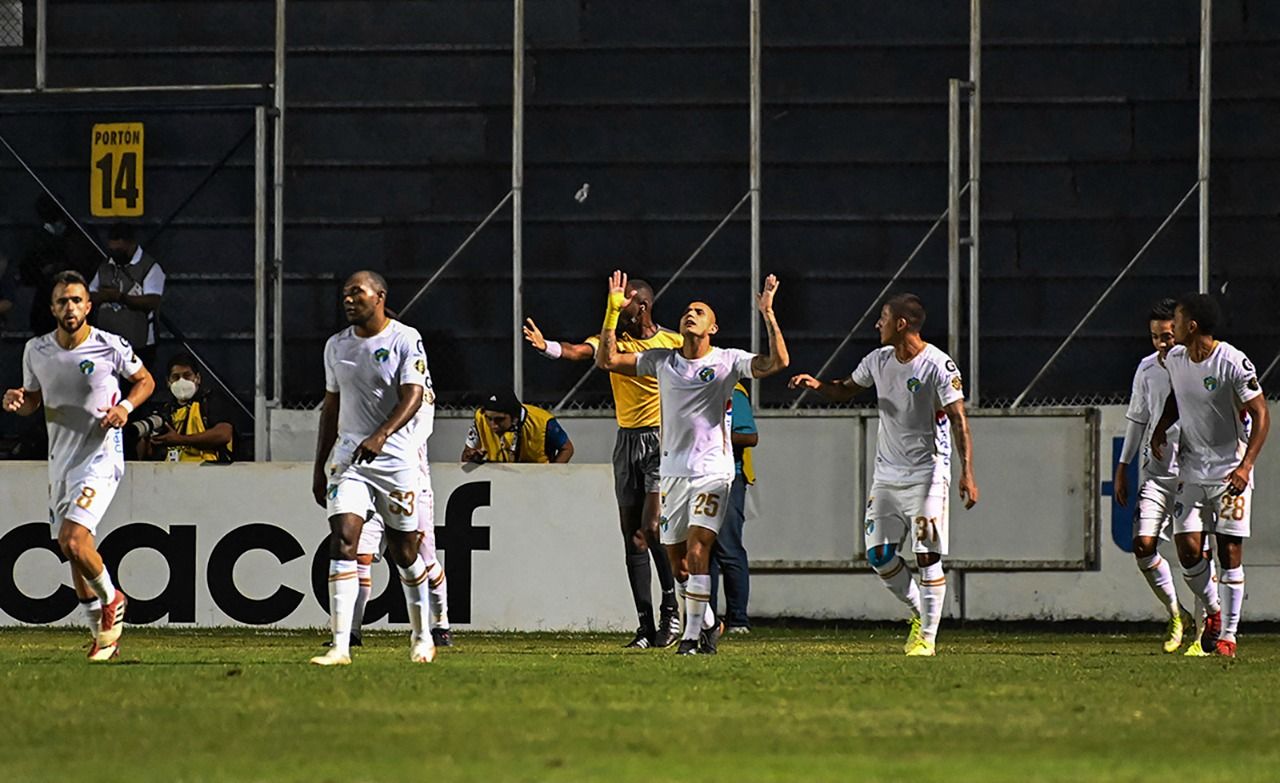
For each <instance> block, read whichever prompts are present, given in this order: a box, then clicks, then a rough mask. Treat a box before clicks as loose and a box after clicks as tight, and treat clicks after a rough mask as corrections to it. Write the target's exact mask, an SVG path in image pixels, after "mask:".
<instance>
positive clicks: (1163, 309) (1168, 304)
mask: <svg viewBox="0 0 1280 783" xmlns="http://www.w3.org/2000/svg"><path fill="white" fill-rule="evenodd" d="M1177 307H1178V300H1177V299H1174V298H1172V297H1168V296H1166V297H1165V298H1164V299H1161V300H1160V301H1159V302H1156V303H1155V304H1153V305H1152V306H1151V312H1150V313H1149V314H1148V315H1147V320H1148V321H1172V320H1173V311H1174V310H1175V309H1176V308H1177Z"/></svg>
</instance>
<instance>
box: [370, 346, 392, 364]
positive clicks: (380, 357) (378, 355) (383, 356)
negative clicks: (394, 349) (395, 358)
mask: <svg viewBox="0 0 1280 783" xmlns="http://www.w3.org/2000/svg"><path fill="white" fill-rule="evenodd" d="M373 358H374V359H375V360H376V361H377V362H378V363H379V364H381V363H382V362H385V361H386V360H387V359H390V358H391V351H388V350H387V349H386V348H379V349H378V350H376V351H374V352H373Z"/></svg>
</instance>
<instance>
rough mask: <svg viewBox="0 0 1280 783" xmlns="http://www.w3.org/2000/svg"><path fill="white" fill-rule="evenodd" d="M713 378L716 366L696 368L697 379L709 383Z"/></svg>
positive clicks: (714, 377)
mask: <svg viewBox="0 0 1280 783" xmlns="http://www.w3.org/2000/svg"><path fill="white" fill-rule="evenodd" d="M715 379H716V368H714V367H703V368H702V369H701V370H698V380H700V381H702V382H703V383H711V382H712V381H714V380H715Z"/></svg>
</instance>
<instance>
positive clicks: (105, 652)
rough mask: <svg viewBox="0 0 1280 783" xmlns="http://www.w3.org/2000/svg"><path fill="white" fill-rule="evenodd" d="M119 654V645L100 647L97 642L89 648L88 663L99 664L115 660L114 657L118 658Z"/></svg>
mask: <svg viewBox="0 0 1280 783" xmlns="http://www.w3.org/2000/svg"><path fill="white" fill-rule="evenodd" d="M119 654H120V645H118V644H113V645H110V646H108V647H102V646H100V645H99V644H98V643H97V642H94V643H93V646H92V647H90V648H89V662H90V663H101V662H103V661H109V660H111V659H112V658H115V657H116V656H118V655H119Z"/></svg>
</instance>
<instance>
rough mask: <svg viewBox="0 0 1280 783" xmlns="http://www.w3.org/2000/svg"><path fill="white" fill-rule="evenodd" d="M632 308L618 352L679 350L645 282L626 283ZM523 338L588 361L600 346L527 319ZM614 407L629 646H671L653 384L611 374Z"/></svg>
mask: <svg viewBox="0 0 1280 783" xmlns="http://www.w3.org/2000/svg"><path fill="white" fill-rule="evenodd" d="M630 294H631V304H630V305H628V306H627V307H626V309H624V310H623V311H622V316H621V317H620V318H619V319H618V332H617V334H618V351H619V352H621V353H639V352H641V351H647V350H650V349H652V348H679V347H680V346H681V345H682V344H683V343H684V339H683V338H682V337H681V336H680V335H679V333H677V332H672V331H670V330H668V329H663V328H662V327H660V326H658V325H657V324H655V323H654V322H653V287H652V286H650V285H649V284H648V283H646V282H644V281H643V280H632V281H631V292H630ZM525 322H526V323H525V326H524V337H525V339H526V340H528V341H529V344H530V345H532V346H533V347H534V348H536V349H537V350H538V351H539V352H541V353H542V355H543V356H546V357H547V358H549V359H568V360H570V361H575V362H582V361H591V360H592V359H594V358H595V353H596V348H598V347H599V344H600V338H599V337H598V336H594V335H593V336H591V337H588V338H587V339H586V340H584V341H582V342H580V343H566V342H557V341H554V340H547V339H545V338H544V337H543V336H542V331H541V330H539V329H538V325H537V324H535V323H534V322H533V319H532V318H527V319H525ZM609 381H610V383H611V384H612V386H613V407H614V411H615V415H616V416H617V419H618V439H617V441H616V443H615V444H614V447H613V475H614V493H615V494H616V495H617V498H618V517H619V519H620V520H621V522H622V540H623V543H624V544H625V547H626V554H627V580H628V581H629V582H630V583H631V597H632V599H634V601H635V604H636V614H637V616H638V617H639V620H640V625H639V627H638V628H637V629H636V635H635V637H634V638H633V639H632V640H631V641H630V642H628V643H627V645H626V646H627V647H636V648H641V649H643V648H648V647H670V646H671V645H673V644H675V643H676V641H677V640H679V638H680V616H679V613H678V611H677V609H676V585H675V578H674V577H673V576H672V573H671V563H670V562H669V561H668V560H667V555H666V552H665V551H664V549H663V547H662V546H661V543H660V539H659V537H658V525H659V518H660V517H661V514H662V503H661V500H660V498H659V493H658V489H659V481H658V463H659V462H660V461H661V438H660V436H659V434H658V424H659V422H660V421H661V419H662V407H661V405H660V403H659V401H658V379H657V378H637V377H629V376H626V375H619V374H617V373H610V375H609ZM649 553H652V554H653V565H654V567H655V568H656V569H657V570H658V582H659V584H660V585H661V586H662V606H661V612H662V614H661V617H660V618H659V619H658V621H657V622H656V623H655V622H654V616H653V592H652V586H651V582H650V577H649Z"/></svg>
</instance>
